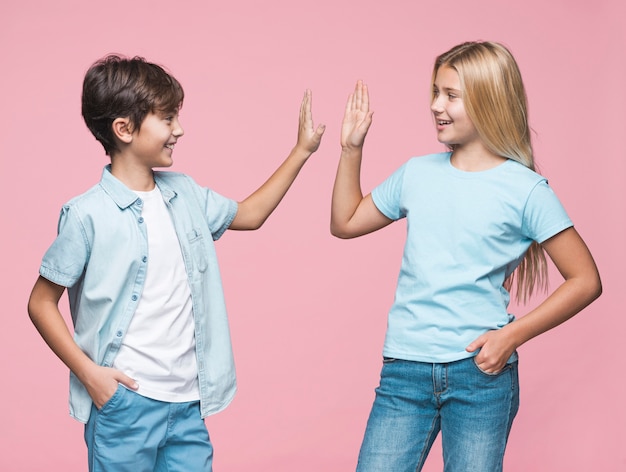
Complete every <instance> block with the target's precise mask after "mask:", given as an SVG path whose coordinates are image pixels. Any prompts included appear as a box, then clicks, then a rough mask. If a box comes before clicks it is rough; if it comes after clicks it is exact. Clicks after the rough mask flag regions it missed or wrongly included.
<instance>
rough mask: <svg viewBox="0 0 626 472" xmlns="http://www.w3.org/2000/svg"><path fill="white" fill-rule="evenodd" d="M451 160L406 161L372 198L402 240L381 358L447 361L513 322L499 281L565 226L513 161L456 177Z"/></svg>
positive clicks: (540, 181)
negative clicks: (401, 231) (399, 227)
mask: <svg viewBox="0 0 626 472" xmlns="http://www.w3.org/2000/svg"><path fill="white" fill-rule="evenodd" d="M450 155H451V153H441V154H432V155H428V156H423V157H419V158H412V159H410V160H409V161H408V162H406V163H405V164H404V165H403V166H401V167H400V168H399V169H398V170H397V171H396V172H394V173H393V174H392V175H391V176H390V177H389V178H388V179H387V180H385V181H384V182H383V183H382V184H381V185H379V186H378V187H376V188H375V189H374V190H373V192H372V198H373V201H374V203H375V205H376V207H377V208H378V209H379V210H380V211H381V212H382V213H383V214H384V215H385V216H387V217H388V218H390V219H393V220H397V219H400V218H406V219H407V238H406V244H405V247H404V254H403V257H402V265H401V269H400V275H399V278H398V285H397V289H396V294H395V300H394V303H393V305H392V307H391V310H390V312H389V319H388V325H387V334H386V337H385V345H384V349H383V355H384V356H387V357H395V358H399V359H407V360H414V361H420V362H452V361H455V360H459V359H464V358H467V357H471V356H473V355H475V353H468V352H467V351H466V350H465V348H466V347H467V345H468V344H470V343H471V342H472V341H473V340H474V339H476V338H477V337H478V336H480V335H481V334H483V333H485V332H487V331H489V330H494V329H499V328H502V327H503V326H505V325H506V324H507V323H509V322H511V321H512V320H513V319H514V317H513V316H512V315H509V314H508V313H507V306H508V304H509V300H510V296H509V293H508V292H507V291H506V290H505V289H504V288H503V286H502V283H503V282H504V280H505V279H506V277H507V276H509V275H510V274H511V273H512V272H513V270H514V269H515V268H516V267H517V265H518V264H519V262H520V261H521V260H522V259H523V257H524V254H525V252H526V250H527V249H528V247H529V246H530V244H531V243H532V241H533V240H534V241H537V242H539V243H542V242H544V241H545V240H547V239H549V238H550V237H552V236H554V235H555V234H557V233H559V232H561V231H563V230H564V229H566V228H568V227H570V226H572V222H571V220H570V218H569V217H568V215H567V213H566V212H565V210H564V209H563V206H562V205H561V203H560V202H559V200H558V199H557V197H556V195H555V194H554V192H553V191H552V189H551V188H550V187H549V186H548V182H547V180H546V179H545V178H544V177H542V176H540V175H539V174H537V173H535V172H533V171H531V170H530V169H528V168H526V167H525V166H523V165H522V164H519V163H517V162H515V161H512V160H507V161H505V162H504V163H502V164H500V165H498V166H496V167H494V168H492V169H489V170H486V171H481V172H464V171H461V170H458V169H456V168H455V167H453V166H452V164H451V163H450Z"/></svg>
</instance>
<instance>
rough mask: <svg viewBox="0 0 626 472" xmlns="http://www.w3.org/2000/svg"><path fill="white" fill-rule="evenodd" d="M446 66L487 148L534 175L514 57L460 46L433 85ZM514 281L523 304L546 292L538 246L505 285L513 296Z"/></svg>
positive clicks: (445, 58) (485, 45) (494, 48)
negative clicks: (455, 75)
mask: <svg viewBox="0 0 626 472" xmlns="http://www.w3.org/2000/svg"><path fill="white" fill-rule="evenodd" d="M443 66H446V67H450V68H451V69H454V70H455V71H456V72H457V73H458V74H459V81H460V83H461V93H462V97H463V104H464V106H465V110H466V112H467V115H468V116H469V118H470V119H471V120H472V123H473V124H474V126H475V128H476V131H477V132H478V135H479V136H480V138H481V140H482V141H483V143H484V144H485V146H486V147H487V148H488V149H489V150H490V151H491V152H493V153H494V154H497V155H499V156H502V157H506V158H508V159H513V160H514V161H517V162H519V163H521V164H523V165H525V166H526V167H528V168H530V169H532V170H535V162H534V158H533V149H532V145H531V139H530V127H529V125H528V103H527V99H526V91H525V89H524V83H523V82H522V75H521V73H520V71H519V67H518V66H517V63H516V61H515V59H514V58H513V55H512V54H511V52H510V51H509V50H508V49H507V48H506V47H504V46H503V45H501V44H499V43H494V42H488V41H484V42H483V41H479V42H467V43H463V44H459V45H458V46H455V47H453V48H452V49H450V50H449V51H447V52H445V53H443V54H442V55H440V56H439V57H437V59H436V60H435V66H434V69H433V75H432V83H433V84H434V83H435V77H436V75H437V71H438V70H439V69H440V68H441V67H443ZM432 98H433V99H434V88H433V97H432ZM515 277H516V278H517V283H516V298H517V299H518V300H520V301H523V302H526V301H527V300H528V298H530V296H531V295H532V293H533V291H534V289H535V288H536V287H537V286H538V287H540V288H542V289H544V290H545V289H546V288H547V282H548V269H547V263H546V258H545V254H544V251H543V248H542V247H541V246H540V245H539V244H538V243H537V242H533V243H532V244H531V246H530V247H529V248H528V251H527V252H526V254H525V256H524V259H523V260H522V262H521V263H520V264H519V266H518V267H517V269H516V270H515V271H514V272H513V273H512V274H511V275H510V276H509V277H508V278H507V280H506V281H505V282H504V286H505V288H506V289H507V290H511V288H512V286H513V279H514V278H515Z"/></svg>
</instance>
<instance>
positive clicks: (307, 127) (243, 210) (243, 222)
mask: <svg viewBox="0 0 626 472" xmlns="http://www.w3.org/2000/svg"><path fill="white" fill-rule="evenodd" d="M324 129H325V127H324V125H319V126H318V127H317V129H315V128H314V127H313V117H312V114H311V91H310V90H307V91H306V92H305V94H304V98H303V100H302V104H301V106H300V120H299V127H298V142H297V143H296V146H295V147H294V148H293V150H292V151H291V152H290V153H289V156H288V157H287V159H285V161H284V162H283V163H282V164H281V165H280V167H279V168H278V169H277V170H276V171H275V172H274V173H273V174H272V176H271V177H270V178H269V179H268V180H267V181H266V182H265V183H264V184H263V185H262V186H261V187H259V189H257V190H256V191H255V192H254V193H252V194H251V195H250V196H249V197H248V198H246V199H245V200H243V201H242V202H240V203H239V205H238V209H237V215H236V216H235V219H234V220H233V222H232V223H231V225H230V227H229V229H234V230H253V229H258V228H260V227H261V225H263V223H264V222H265V220H266V219H267V218H268V217H269V216H270V215H271V214H272V212H273V211H274V210H275V209H276V207H277V206H278V204H279V203H280V201H281V200H282V199H283V197H284V196H285V194H286V193H287V190H289V187H291V184H292V183H293V181H294V180H295V179H296V177H297V176H298V173H299V172H300V169H302V166H304V163H305V162H306V161H307V159H308V158H309V157H310V156H311V154H313V153H314V152H315V151H317V148H318V147H319V145H320V142H321V140H322V135H323V134H324Z"/></svg>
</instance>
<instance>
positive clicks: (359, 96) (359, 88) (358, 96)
mask: <svg viewBox="0 0 626 472" xmlns="http://www.w3.org/2000/svg"><path fill="white" fill-rule="evenodd" d="M354 95H355V108H356V109H357V110H360V109H361V103H362V100H363V81H361V80H359V81H357V83H356V90H355V94H354Z"/></svg>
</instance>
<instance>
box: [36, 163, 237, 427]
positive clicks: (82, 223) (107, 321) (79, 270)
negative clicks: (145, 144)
mask: <svg viewBox="0 0 626 472" xmlns="http://www.w3.org/2000/svg"><path fill="white" fill-rule="evenodd" d="M155 181H156V184H157V186H158V187H159V189H160V190H161V193H162V195H163V199H164V201H165V203H166V205H167V208H168V210H169V212H170V215H171V217H172V221H173V223H174V227H175V229H176V234H177V235H178V240H179V242H180V247H181V251H182V254H183V259H184V262H185V268H186V271H187V276H188V279H189V287H190V289H191V298H192V303H193V313H194V323H195V338H196V355H197V361H198V380H199V385H200V405H201V413H202V417H205V416H208V415H210V414H213V413H217V412H218V411H221V410H222V409H224V408H226V406H227V405H228V404H229V403H230V401H231V400H232V398H233V396H234V395H235V391H236V381H235V366H234V361H233V355H232V347H231V341H230V331H229V327H228V319H227V316H226V306H225V303H224V294H223V290H222V282H221V278H220V272H219V268H218V263H217V256H216V253H215V245H214V243H213V241H214V240H217V239H218V238H219V237H220V236H221V235H222V234H223V233H224V231H225V230H226V229H227V228H228V227H229V225H230V224H231V222H232V221H233V219H234V217H235V215H236V213H237V203H236V202H235V201H234V200H230V199H228V198H225V197H223V196H221V195H219V194H217V193H215V192H213V191H212V190H210V189H207V188H203V187H201V186H199V185H198V184H197V183H195V182H194V181H193V180H192V179H191V178H190V177H188V176H186V175H183V174H179V173H174V172H155ZM142 204H143V202H142V200H141V198H139V197H138V196H137V194H135V193H134V192H132V191H131V190H130V189H128V188H127V187H126V186H125V185H124V184H123V183H122V182H120V181H119V180H118V179H116V178H115V177H114V176H113V175H112V174H111V170H110V166H107V167H105V169H104V171H103V173H102V179H101V181H100V182H99V184H98V185H95V186H94V187H92V188H91V189H90V190H88V191H87V192H85V193H84V194H82V195H79V196H78V197H75V198H73V199H72V200H71V201H70V202H68V203H67V204H65V205H64V206H63V208H62V210H61V216H60V218H59V226H58V236H57V238H56V239H55V240H54V242H53V243H52V245H51V246H50V248H49V249H48V251H47V252H46V253H45V255H44V257H43V261H42V263H41V267H40V271H39V272H40V274H41V275H42V276H43V277H45V278H46V279H48V280H50V281H52V282H54V283H56V284H58V285H62V286H64V287H68V296H69V302H70V312H71V315H72V322H73V324H74V339H75V341H76V343H77V344H78V345H79V346H80V348H81V349H82V350H83V351H84V352H85V353H86V354H87V355H88V356H89V357H90V358H91V359H92V360H93V361H94V362H96V363H97V364H99V365H102V366H107V367H110V366H111V365H112V364H113V360H114V359H115V356H116V355H117V353H118V351H119V348H120V345H121V342H122V339H123V337H124V334H125V333H126V330H127V329H128V326H129V324H130V321H131V318H132V317H133V314H134V313H135V310H136V309H137V305H138V303H139V299H140V297H141V293H142V290H143V286H144V282H145V278H146V267H147V264H148V262H149V257H150V255H149V254H148V240H147V232H146V225H145V224H144V221H143V218H142V216H141V213H142ZM91 403H92V401H91V398H90V397H89V395H88V393H87V390H86V389H85V387H84V386H83V385H82V384H81V382H80V381H79V380H78V378H76V376H74V374H72V373H70V414H71V415H72V416H73V417H74V418H76V419H77V420H79V421H81V422H83V423H86V422H87V420H88V419H89V413H90V410H91Z"/></svg>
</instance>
